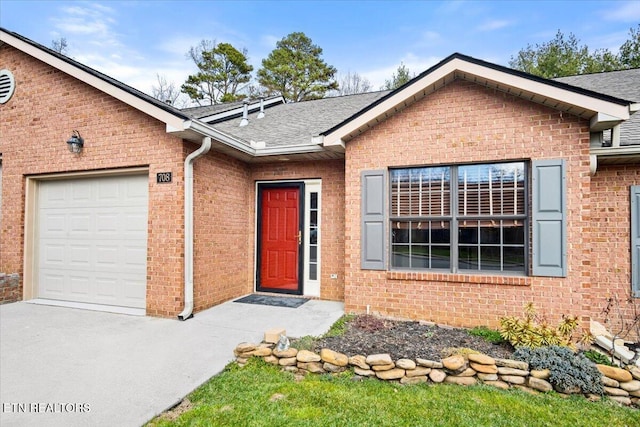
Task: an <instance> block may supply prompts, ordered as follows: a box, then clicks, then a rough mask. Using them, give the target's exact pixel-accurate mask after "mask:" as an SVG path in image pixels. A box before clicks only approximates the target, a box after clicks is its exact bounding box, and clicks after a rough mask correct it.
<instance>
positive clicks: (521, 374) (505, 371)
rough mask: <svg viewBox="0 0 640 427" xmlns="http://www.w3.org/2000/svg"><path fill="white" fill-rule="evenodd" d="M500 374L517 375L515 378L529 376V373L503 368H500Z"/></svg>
mask: <svg viewBox="0 0 640 427" xmlns="http://www.w3.org/2000/svg"><path fill="white" fill-rule="evenodd" d="M498 374H500V375H515V376H518V377H527V376H529V371H525V370H522V369H516V368H509V367H504V366H501V367H499V368H498Z"/></svg>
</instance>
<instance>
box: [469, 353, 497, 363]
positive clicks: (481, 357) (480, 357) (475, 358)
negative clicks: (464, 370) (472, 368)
mask: <svg viewBox="0 0 640 427" xmlns="http://www.w3.org/2000/svg"><path fill="white" fill-rule="evenodd" d="M469 362H475V363H479V364H480V365H495V364H496V361H495V359H494V358H493V357H489V356H487V355H486V354H480V353H477V354H475V353H472V354H470V355H469Z"/></svg>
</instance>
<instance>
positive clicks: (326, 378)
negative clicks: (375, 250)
mask: <svg viewBox="0 0 640 427" xmlns="http://www.w3.org/2000/svg"><path fill="white" fill-rule="evenodd" d="M352 378H353V374H352V373H349V372H347V373H343V374H340V375H338V376H331V375H308V376H307V377H305V378H304V379H303V380H302V381H296V380H295V379H294V376H293V375H292V374H289V373H285V372H281V371H280V369H279V368H278V367H276V366H273V365H268V364H266V363H264V362H263V361H261V360H257V359H255V360H251V361H250V362H249V363H248V364H247V365H246V366H245V367H244V368H239V367H238V366H237V365H235V364H230V365H229V366H228V367H227V368H226V369H225V371H224V372H222V373H221V374H220V375H217V376H215V377H213V378H212V379H211V380H210V381H209V382H207V383H206V384H204V385H203V386H202V387H200V388H198V389H197V390H196V391H194V392H193V393H192V394H191V395H190V396H189V399H190V401H191V402H192V407H191V408H190V409H189V410H187V411H186V412H184V413H182V414H181V415H180V416H179V417H178V418H176V419H175V420H173V421H169V420H165V419H162V418H157V419H155V420H153V421H151V422H150V423H149V424H148V425H150V426H173V425H176V426H314V427H315V426H340V427H345V426H402V427H405V426H470V427H478V426H491V427H495V426H554V427H556V426H567V427H586V426H594V427H596V426H597V427H602V426H606V427H617V426H628V427H638V426H640V411H638V410H632V409H629V408H623V407H620V406H618V405H617V404H615V403H613V402H610V401H606V400H605V401H602V402H589V401H587V400H586V399H584V398H583V397H581V396H576V397H572V398H561V397H559V396H558V395H554V394H551V393H550V394H539V395H535V396H534V395H530V394H528V393H525V392H521V391H518V390H510V391H502V390H498V389H494V388H492V387H489V386H474V387H463V386H456V385H434V384H423V385H412V386H402V385H400V384H395V383H389V382H384V381H377V380H362V381H355V380H353V379H352Z"/></svg>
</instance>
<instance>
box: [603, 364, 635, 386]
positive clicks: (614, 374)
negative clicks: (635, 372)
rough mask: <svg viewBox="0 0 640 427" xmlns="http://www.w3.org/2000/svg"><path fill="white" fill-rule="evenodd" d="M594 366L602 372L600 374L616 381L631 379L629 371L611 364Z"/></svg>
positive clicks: (622, 381)
mask: <svg viewBox="0 0 640 427" xmlns="http://www.w3.org/2000/svg"><path fill="white" fill-rule="evenodd" d="M596 367H597V368H598V370H599V371H600V373H602V375H604V376H606V377H609V378H611V379H614V380H616V381H619V382H621V383H624V382H627V381H631V380H632V379H633V376H632V375H631V372H629V371H625V370H624V369H620V368H615V367H613V366H607V365H596Z"/></svg>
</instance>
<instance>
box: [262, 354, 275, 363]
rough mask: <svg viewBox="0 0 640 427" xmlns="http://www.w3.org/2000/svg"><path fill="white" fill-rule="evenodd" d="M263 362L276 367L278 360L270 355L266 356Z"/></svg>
mask: <svg viewBox="0 0 640 427" xmlns="http://www.w3.org/2000/svg"><path fill="white" fill-rule="evenodd" d="M264 361H265V362H267V363H271V364H272V365H277V364H278V358H277V357H275V356H273V355H271V356H266V357H265V358H264Z"/></svg>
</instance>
